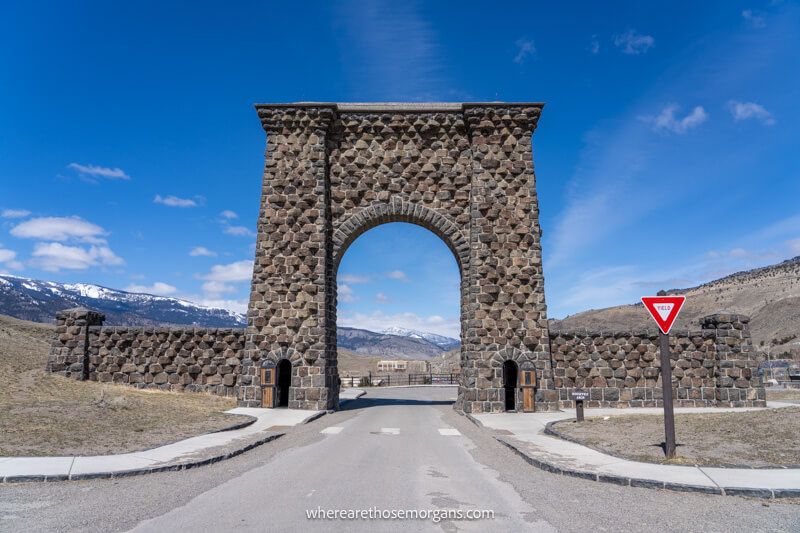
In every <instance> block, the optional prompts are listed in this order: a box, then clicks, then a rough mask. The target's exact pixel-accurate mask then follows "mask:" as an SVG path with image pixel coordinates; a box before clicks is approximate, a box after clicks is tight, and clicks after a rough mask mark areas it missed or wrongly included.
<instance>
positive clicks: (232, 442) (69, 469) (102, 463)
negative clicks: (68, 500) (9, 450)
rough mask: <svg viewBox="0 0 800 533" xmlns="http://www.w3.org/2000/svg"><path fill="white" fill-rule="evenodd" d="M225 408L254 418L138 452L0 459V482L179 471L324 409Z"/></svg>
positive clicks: (354, 394)
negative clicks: (240, 423) (241, 423)
mask: <svg viewBox="0 0 800 533" xmlns="http://www.w3.org/2000/svg"><path fill="white" fill-rule="evenodd" d="M363 394H364V391H363V390H361V389H346V390H343V391H342V393H341V394H340V403H346V402H348V401H350V400H352V399H355V398H358V397H359V396H362V395H363ZM227 412H228V413H232V414H240V415H248V416H252V417H254V418H255V419H256V420H255V422H253V423H252V424H249V425H247V426H245V427H242V428H240V429H234V430H230V431H219V432H216V433H207V434H205V435H199V436H197V437H191V438H188V439H184V440H182V441H178V442H175V443H173V444H167V445H166V446H159V447H158V448H153V449H150V450H143V451H140V452H132V453H123V454H118V455H95V456H64V457H0V481H2V482H3V483H13V482H25V481H60V480H76V479H93V478H107V477H122V476H132V475H138V474H146V473H151V472H163V471H166V470H182V469H186V468H191V467H195V466H201V465H205V464H210V463H213V462H217V461H221V460H223V459H228V458H230V457H234V456H236V455H238V454H240V453H243V452H245V451H247V450H250V449H252V448H254V447H255V446H258V445H260V444H264V443H265V442H269V441H271V440H274V439H276V438H278V437H280V436H282V435H284V433H282V432H280V431H270V428H273V427H276V428H277V427H280V428H285V427H287V426H296V425H298V424H303V423H306V422H309V421H311V420H314V419H316V418H319V417H320V416H322V415H324V414H325V411H305V410H299V409H260V408H248V407H238V408H236V409H231V410H230V411H227Z"/></svg>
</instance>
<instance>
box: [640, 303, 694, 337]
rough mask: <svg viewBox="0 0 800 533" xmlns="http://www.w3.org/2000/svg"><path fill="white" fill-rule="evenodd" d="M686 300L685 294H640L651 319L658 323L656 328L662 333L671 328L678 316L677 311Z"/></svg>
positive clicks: (678, 311) (667, 331)
mask: <svg viewBox="0 0 800 533" xmlns="http://www.w3.org/2000/svg"><path fill="white" fill-rule="evenodd" d="M685 301H686V296H642V303H643V304H644V308H645V309H647V312H648V313H650V316H652V317H653V320H655V321H656V324H658V329H660V330H661V331H663V332H664V335H666V334H667V333H669V330H670V329H672V324H673V323H675V319H676V318H678V313H680V311H681V307H683V303H684V302H685Z"/></svg>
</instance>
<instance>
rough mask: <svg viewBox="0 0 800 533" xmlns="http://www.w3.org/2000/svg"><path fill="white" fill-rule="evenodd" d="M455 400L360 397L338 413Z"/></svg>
mask: <svg viewBox="0 0 800 533" xmlns="http://www.w3.org/2000/svg"><path fill="white" fill-rule="evenodd" d="M453 403H455V400H412V399H409V398H370V397H369V396H368V395H367V396H362V397H361V398H358V399H356V400H350V401H348V402H347V403H345V404H344V405H343V406H341V408H340V409H339V410H340V411H355V410H357V409H368V408H370V407H380V406H384V405H392V406H394V405H416V406H420V405H452V404H453Z"/></svg>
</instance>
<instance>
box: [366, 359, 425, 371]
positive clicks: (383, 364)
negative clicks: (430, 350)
mask: <svg viewBox="0 0 800 533" xmlns="http://www.w3.org/2000/svg"><path fill="white" fill-rule="evenodd" d="M430 370H431V364H430V363H429V362H428V361H406V360H405V359H394V360H386V361H378V372H408V373H410V374H422V373H426V372H430Z"/></svg>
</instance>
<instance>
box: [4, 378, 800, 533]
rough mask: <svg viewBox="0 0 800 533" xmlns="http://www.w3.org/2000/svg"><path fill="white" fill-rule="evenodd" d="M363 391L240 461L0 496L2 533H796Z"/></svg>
mask: <svg viewBox="0 0 800 533" xmlns="http://www.w3.org/2000/svg"><path fill="white" fill-rule="evenodd" d="M454 394H455V390H454V389H449V388H409V389H405V388H399V389H382V390H370V391H369V392H368V395H367V396H366V397H364V398H362V399H360V400H357V401H355V402H351V403H350V404H349V405H348V406H347V407H348V408H347V409H346V410H344V411H342V412H338V413H334V414H332V415H327V416H324V417H322V418H320V419H319V420H317V421H314V422H312V423H310V424H307V425H305V426H300V427H297V428H293V429H291V430H290V431H289V434H288V435H287V436H286V437H283V438H282V439H279V440H278V441H275V442H274V443H270V444H267V445H265V446H262V447H260V448H257V449H255V450H253V451H251V452H248V453H245V454H243V455H241V456H239V457H236V458H234V459H231V460H229V461H225V462H223V463H219V464H216V465H212V466H209V467H204V468H199V469H195V470H189V471H186V472H172V473H162V474H155V475H149V476H142V477H135V478H130V479H119V480H97V481H84V482H70V483H46V484H25V485H17V486H6V487H0V529H2V530H15V531H16V530H20V531H21V530H25V531H39V530H48V531H49V530H59V531H76V530H89V531H125V530H130V529H134V530H135V531H159V532H161V531H209V532H211V531H226V530H231V529H240V530H245V531H247V530H250V531H266V530H269V531H275V530H281V531H282V530H285V531H308V530H324V531H330V530H342V531H353V530H356V531H359V530H369V531H419V530H423V531H441V530H444V531H458V530H462V531H477V530H480V531H486V530H492V531H511V530H517V531H518V530H530V531H555V530H558V531H578V530H580V531H585V530H586V529H594V530H601V531H603V530H608V531H610V530H613V531H644V530H678V529H680V530H683V531H735V530H742V531H745V530H748V531H751V530H773V531H792V530H794V531H796V530H799V529H800V505H793V504H787V503H781V504H775V503H768V504H764V503H763V502H761V501H758V500H747V499H743V498H733V497H722V496H706V495H698V494H681V493H673V492H663V491H655V490H649V489H637V488H630V487H626V488H623V487H616V486H613V485H608V484H601V483H596V482H590V481H584V480H579V479H573V478H566V477H563V476H556V475H553V474H548V473H546V472H542V471H540V470H537V469H535V468H533V467H531V466H530V465H528V464H527V463H525V462H523V461H522V460H521V459H520V458H519V457H517V456H516V455H514V454H513V453H511V452H510V451H509V450H508V449H506V448H505V447H503V446H501V445H500V444H498V443H497V442H496V441H495V440H494V439H493V438H492V436H491V434H490V433H489V432H488V430H485V429H481V428H477V427H475V426H474V425H473V424H472V423H470V422H469V421H468V420H467V419H466V418H465V417H462V416H459V415H457V414H456V413H455V412H454V411H453V410H452V407H451V405H450V402H451V401H452V399H453V396H454ZM372 507H377V508H378V509H381V510H392V509H395V510H401V509H402V510H405V509H416V510H441V509H460V510H462V511H464V510H468V509H469V510H475V509H488V510H492V511H494V519H486V520H479V521H465V520H461V521H451V520H446V521H442V522H439V523H434V522H433V521H431V520H403V521H400V520H380V521H374V520H356V521H342V520H309V519H308V518H307V517H306V516H307V515H306V511H307V510H317V509H318V508H322V509H353V510H357V509H369V508H372Z"/></svg>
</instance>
